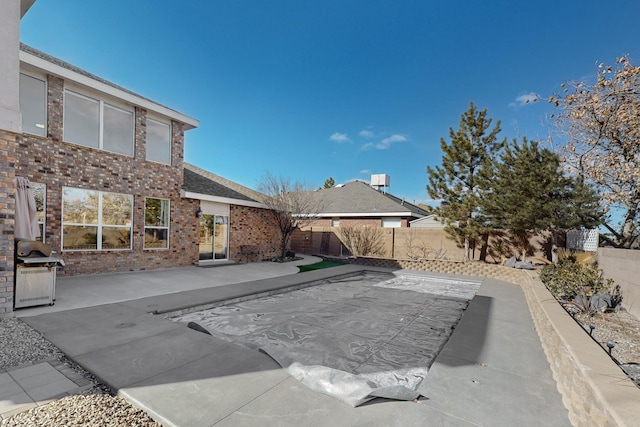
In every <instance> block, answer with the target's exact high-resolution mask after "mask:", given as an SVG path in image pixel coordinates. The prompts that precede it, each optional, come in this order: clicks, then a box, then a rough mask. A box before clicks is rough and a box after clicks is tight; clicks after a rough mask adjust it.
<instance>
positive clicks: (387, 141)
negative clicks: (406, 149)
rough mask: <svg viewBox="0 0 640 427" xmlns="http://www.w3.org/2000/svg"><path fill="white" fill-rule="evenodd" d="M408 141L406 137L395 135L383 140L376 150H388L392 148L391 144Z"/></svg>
mask: <svg viewBox="0 0 640 427" xmlns="http://www.w3.org/2000/svg"><path fill="white" fill-rule="evenodd" d="M406 140H407V137H406V136H402V135H398V134H394V135H391V136H390V137H388V138H385V139H383V140H382V141H380V142H379V143H378V144H376V149H378V150H387V149H388V148H389V147H391V144H393V143H394V142H404V141H406Z"/></svg>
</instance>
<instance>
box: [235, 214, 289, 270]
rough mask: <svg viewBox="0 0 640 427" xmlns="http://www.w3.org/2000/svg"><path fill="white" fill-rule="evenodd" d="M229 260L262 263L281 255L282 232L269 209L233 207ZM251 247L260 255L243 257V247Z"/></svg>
mask: <svg viewBox="0 0 640 427" xmlns="http://www.w3.org/2000/svg"><path fill="white" fill-rule="evenodd" d="M229 216H230V218H229V223H230V224H229V226H230V230H229V259H230V260H232V261H237V262H246V261H261V260H262V259H265V258H270V257H273V256H278V255H279V254H280V249H279V248H280V230H279V229H278V227H277V226H276V225H275V224H274V223H273V216H272V214H271V212H270V211H269V210H267V209H261V208H254V207H248V206H238V205H231V206H230V210H229ZM243 245H251V246H253V247H255V248H256V249H257V251H258V252H259V253H258V254H254V255H250V256H247V255H242V254H241V251H240V250H241V248H240V247H241V246H243Z"/></svg>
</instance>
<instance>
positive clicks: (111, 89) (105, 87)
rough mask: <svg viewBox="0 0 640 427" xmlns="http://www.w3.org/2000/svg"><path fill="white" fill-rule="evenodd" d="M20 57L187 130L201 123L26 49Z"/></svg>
mask: <svg viewBox="0 0 640 427" xmlns="http://www.w3.org/2000/svg"><path fill="white" fill-rule="evenodd" d="M19 58H20V62H21V63H23V64H27V65H30V66H32V67H35V68H36V69H38V70H41V71H43V72H45V73H47V74H51V75H54V76H57V77H60V78H62V79H63V80H65V81H71V82H74V83H77V84H80V85H83V86H86V87H88V88H90V89H93V90H96V91H98V92H102V93H104V94H106V95H108V96H111V97H114V98H116V99H119V100H122V101H125V102H128V103H130V104H132V105H136V106H139V107H142V108H144V109H146V110H148V111H153V112H155V113H157V114H160V115H162V116H165V117H168V118H170V119H172V120H175V121H177V122H181V123H184V125H185V130H189V129H194V128H197V127H198V125H199V122H198V120H196V119H194V118H191V117H189V116H187V115H185V114H182V113H179V112H177V111H175V110H172V109H170V108H168V107H165V106H163V105H160V104H157V103H155V102H153V101H151V100H149V99H146V98H143V97H141V96H138V95H135V94H133V93H131V92H128V91H125V90H122V89H119V88H117V87H115V86H112V85H109V84H106V83H103V82H101V81H98V80H95V79H93V78H91V77H89V76H88V75H84V74H81V73H78V72H76V71H74V70H71V69H69V68H65V67H63V66H61V65H58V64H53V63H51V62H50V61H47V60H46V59H44V58H40V57H38V56H36V55H33V54H31V53H29V52H25V51H24V50H20V53H19Z"/></svg>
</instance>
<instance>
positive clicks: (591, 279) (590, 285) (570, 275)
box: [540, 257, 613, 301]
mask: <svg viewBox="0 0 640 427" xmlns="http://www.w3.org/2000/svg"><path fill="white" fill-rule="evenodd" d="M540 280H541V281H542V283H544V284H545V286H546V287H547V288H548V289H549V291H550V292H551V293H552V294H553V296H554V297H556V299H558V300H561V301H562V300H564V301H574V300H575V298H576V297H578V296H580V298H585V297H586V298H590V297H591V296H593V295H595V294H596V293H598V292H601V293H610V291H611V288H612V287H613V280H611V279H605V278H604V277H603V275H602V270H600V269H599V268H598V267H597V266H596V265H595V264H580V263H579V262H577V261H576V259H575V258H573V257H569V258H567V259H565V260H563V261H560V262H559V263H558V264H554V265H547V266H545V267H544V268H543V269H542V271H541V272H540Z"/></svg>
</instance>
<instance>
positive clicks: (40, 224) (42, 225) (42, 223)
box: [31, 182, 47, 243]
mask: <svg viewBox="0 0 640 427" xmlns="http://www.w3.org/2000/svg"><path fill="white" fill-rule="evenodd" d="M36 186H38V187H43V189H44V191H43V193H42V221H40V219H39V218H38V227H39V228H40V237H39V239H40V241H41V242H42V243H45V235H46V230H47V185H46V184H41V183H39V182H31V188H32V190H33V188H34V187H36ZM37 207H38V206H37V203H36V210H37V212H40V210H39V209H37Z"/></svg>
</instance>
